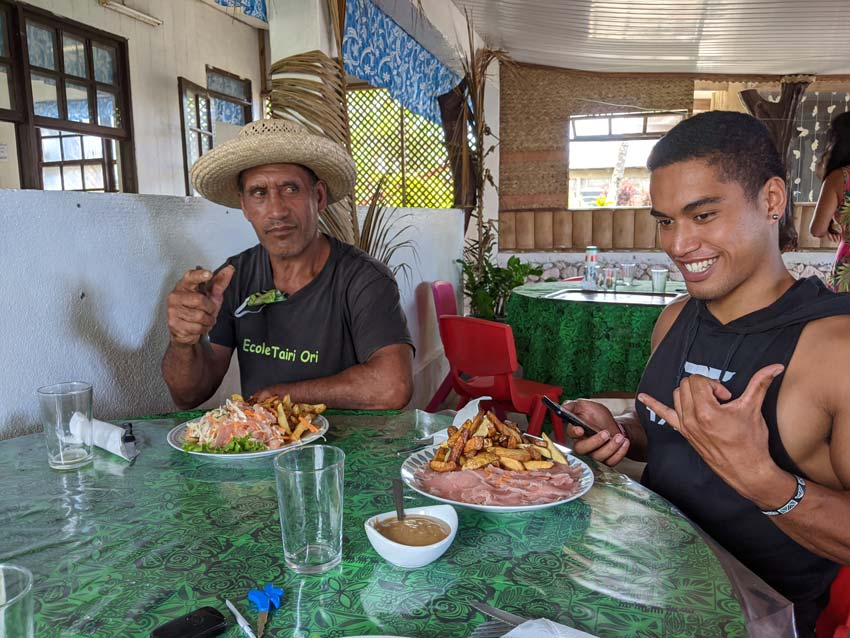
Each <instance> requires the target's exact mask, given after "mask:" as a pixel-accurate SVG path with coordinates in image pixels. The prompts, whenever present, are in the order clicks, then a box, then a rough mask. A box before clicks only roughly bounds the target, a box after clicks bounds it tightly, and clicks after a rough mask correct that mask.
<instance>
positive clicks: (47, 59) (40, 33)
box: [27, 20, 56, 71]
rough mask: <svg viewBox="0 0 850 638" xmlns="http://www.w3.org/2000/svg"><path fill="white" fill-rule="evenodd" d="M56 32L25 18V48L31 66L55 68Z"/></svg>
mask: <svg viewBox="0 0 850 638" xmlns="http://www.w3.org/2000/svg"><path fill="white" fill-rule="evenodd" d="M55 38H56V34H55V32H54V31H53V29H48V28H46V27H42V26H39V25H37V24H35V23H33V22H30V21H29V20H27V49H28V51H29V59H30V65H31V66H40V67H42V68H45V69H51V70H53V71H55V70H56V39H55Z"/></svg>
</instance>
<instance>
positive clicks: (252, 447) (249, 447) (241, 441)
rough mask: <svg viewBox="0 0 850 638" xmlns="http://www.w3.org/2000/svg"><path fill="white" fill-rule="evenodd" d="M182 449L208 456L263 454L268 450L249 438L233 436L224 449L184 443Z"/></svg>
mask: <svg viewBox="0 0 850 638" xmlns="http://www.w3.org/2000/svg"><path fill="white" fill-rule="evenodd" d="M183 449H184V450H186V451H187V452H206V453H209V454H240V453H242V452H264V451H265V450H267V449H268V447H267V446H266V444H265V443H263V442H262V441H260V440H258V439H255V438H253V437H251V436H234V437H233V438H232V439H231V440H230V443H228V444H227V445H225V446H224V447H212V446H210V445H208V444H207V443H198V442H192V441H184V442H183Z"/></svg>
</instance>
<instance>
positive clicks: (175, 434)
mask: <svg viewBox="0 0 850 638" xmlns="http://www.w3.org/2000/svg"><path fill="white" fill-rule="evenodd" d="M195 420H196V419H192V420H191V421H186V422H185V423H181V424H180V425H178V426H177V427H176V428H174V429H173V430H171V432H169V433H168V437H167V441H168V444H169V445H170V446H171V447H173V448H174V449H175V450H180V451H181V452H185V453H186V454H192V455H193V456H203V457H204V458H207V459H213V460H216V461H224V460H230V461H232V460H234V459H238V460H242V459H259V458H262V457H264V456H274V455H275V454H280V453H281V452H283V451H284V450H286V449H289V448H291V447H297V446H299V445H305V444H306V443H310V442H312V441H315V440H316V439H318V438H320V437H322V436H324V434H325V432H327V431H328V427H329V425H330V424H329V423H328V420H327V419H326V418H325V417H324V416H322V415H321V414H317V415H316V416H315V417H314V418H313V425H317V426H318V427H319V431H318V432H307V434H305V435H304V436H302V437H301V440H300V441H294V442H293V443H287V444H286V445H284V446H283V447H279V448H277V449H276V450H263V451H262V452H239V453H237V454H215V453H213V452H190V451H188V450H184V449H183V439H184V436H185V434H186V426H187V425H188V424H189V423H191V422H192V421H195Z"/></svg>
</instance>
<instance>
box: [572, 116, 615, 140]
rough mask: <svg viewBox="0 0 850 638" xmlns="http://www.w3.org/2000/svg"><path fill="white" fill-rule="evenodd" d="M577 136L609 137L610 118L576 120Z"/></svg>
mask: <svg viewBox="0 0 850 638" xmlns="http://www.w3.org/2000/svg"><path fill="white" fill-rule="evenodd" d="M574 124H575V128H576V136H577V137H581V136H583V135H608V118H607V117H599V118H587V119H581V120H574Z"/></svg>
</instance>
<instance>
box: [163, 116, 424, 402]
mask: <svg viewBox="0 0 850 638" xmlns="http://www.w3.org/2000/svg"><path fill="white" fill-rule="evenodd" d="M191 177H192V182H193V184H194V186H195V189H196V190H197V191H198V192H199V193H201V195H203V196H204V197H206V198H207V199H209V200H211V201H214V202H216V203H219V204H222V205H224V206H229V207H232V208H237V207H241V208H242V212H243V213H244V215H245V218H246V219H247V220H248V222H250V224H251V225H252V226H253V228H254V231H255V232H256V234H257V238H258V239H259V244H257V245H256V246H254V247H252V248H249V249H248V250H246V251H244V252H242V253H240V254H239V255H235V256H233V257H230V258H229V259H228V260H227V262H226V263H225V266H224V267H223V268H221V269H220V270H219V271H218V272H217V273H216V274H213V273H211V272H210V271H208V270H202V269H198V270H190V271H188V272H187V273H186V274H185V275H184V276H183V278H182V279H181V280H180V282H178V284H177V286H176V287H175V289H174V290H173V291H172V293H171V294H170V295H169V296H168V328H169V331H170V332H171V342H170V344H169V346H168V350H167V351H166V353H165V357H164V358H163V362H162V372H163V377H164V378H165V381H166V384H167V385H168V387H169V390H170V391H171V395H172V398H173V399H174V401H175V403H176V404H177V405H178V406H179V407H181V408H188V407H194V406H196V405H198V404H199V403H202V402H203V401H205V400H206V399H208V398H209V397H210V396H211V395H212V394H213V393H214V392H215V391H216V389H217V388H218V386H219V385H220V384H221V381H222V379H223V378H224V375H225V373H226V372H227V369H228V367H229V366H230V360H231V355H232V353H233V350H234V349H236V351H237V356H238V360H239V372H240V375H241V382H242V392H243V394H245V395H246V396H247V395H253V396H254V397H255V398H256V399H259V400H261V399H264V398H266V397H268V396H271V395H273V394H276V395H280V396H284V395H287V394H289V395H291V397H292V399H293V400H294V401H298V402H305V403H326V404H328V405H330V406H332V407H338V408H363V409H387V408H402V407H404V406H405V405H406V404H407V402H408V401H409V399H410V395H411V392H412V388H413V380H412V377H413V374H412V359H413V348H412V341H411V339H410V334H409V333H408V330H407V322H406V319H405V316H404V312H403V311H402V309H401V304H400V300H399V292H398V286H397V284H396V281H395V279H394V278H393V276H392V274H391V273H390V271H389V270H388V269H387V267H386V266H384V265H383V264H382V263H380V262H379V261H377V260H375V259H373V258H372V257H370V256H369V255H367V254H365V253H364V252H363V251H361V250H358V249H357V248H354V247H353V246H350V245H348V244H344V243H342V242H340V241H339V240H337V239H335V238H333V237H330V236H328V235H324V234H323V233H321V232H320V231H319V214H320V213H321V212H322V211H323V210H324V209H325V207H326V206H327V205H328V204H330V203H332V202H334V201H336V200H338V199H340V198H342V197H344V196H345V195H346V194H347V193H348V192H350V190H351V188H352V186H353V184H354V179H355V171H354V161H353V160H352V159H351V156H350V155H348V153H347V152H346V151H345V149H343V148H342V147H341V146H339V145H338V144H336V143H334V142H332V141H331V140H329V139H327V138H325V137H322V136H319V135H314V134H311V133H309V132H308V131H306V130H305V129H304V128H303V127H302V126H300V125H298V124H295V123H293V122H289V121H286V120H259V121H257V122H252V123H251V124H248V125H247V126H246V127H245V128H243V129H242V132H241V133H240V135H239V136H238V137H237V138H235V139H233V140H230V141H228V142H225V143H224V144H222V145H220V146H217V147H216V148H214V149H213V150H212V151H210V152H209V153H206V154H204V155H203V156H202V157H201V158H200V159H199V160H198V161H197V162H196V163H195V165H194V166H193V167H192V173H191ZM207 334H208V335H209V337H208V338H207Z"/></svg>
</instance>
